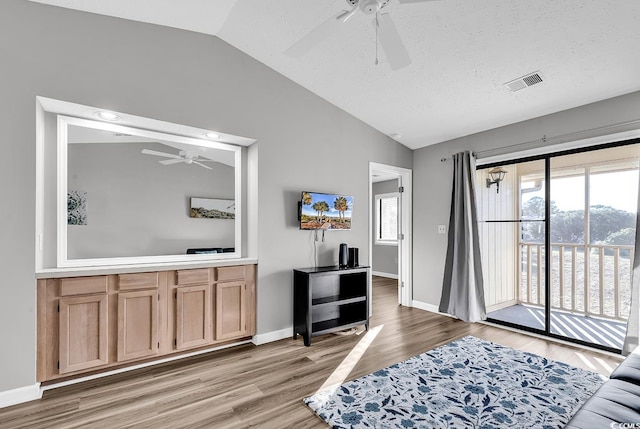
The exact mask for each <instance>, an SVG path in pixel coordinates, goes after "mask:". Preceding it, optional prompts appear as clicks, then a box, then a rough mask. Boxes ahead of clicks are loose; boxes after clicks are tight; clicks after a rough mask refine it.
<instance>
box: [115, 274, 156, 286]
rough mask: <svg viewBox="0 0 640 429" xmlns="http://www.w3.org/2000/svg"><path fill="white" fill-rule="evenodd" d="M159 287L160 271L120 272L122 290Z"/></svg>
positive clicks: (119, 280)
mask: <svg viewBox="0 0 640 429" xmlns="http://www.w3.org/2000/svg"><path fill="white" fill-rule="evenodd" d="M157 287H158V273H157V272H155V273H136V274H119V275H118V288H119V289H120V290H136V289H152V288H157Z"/></svg>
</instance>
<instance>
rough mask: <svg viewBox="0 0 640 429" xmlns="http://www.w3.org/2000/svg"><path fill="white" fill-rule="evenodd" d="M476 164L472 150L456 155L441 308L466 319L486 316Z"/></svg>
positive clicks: (473, 319)
mask: <svg viewBox="0 0 640 429" xmlns="http://www.w3.org/2000/svg"><path fill="white" fill-rule="evenodd" d="M475 177H476V165H475V159H474V158H473V155H472V154H471V153H470V152H461V153H457V154H455V155H453V192H452V195H451V214H450V215H449V243H448V246H447V257H446V263H445V268H444V281H443V283H442V297H441V298H440V308H439V310H440V312H442V313H448V314H450V315H452V316H455V317H457V318H459V319H462V320H464V321H465V322H477V321H479V320H484V319H485V318H486V308H485V304H484V287H483V281H482V263H481V261H480V242H479V240H478V222H477V214H476V195H475Z"/></svg>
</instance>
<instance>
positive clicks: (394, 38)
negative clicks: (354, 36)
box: [284, 0, 435, 70]
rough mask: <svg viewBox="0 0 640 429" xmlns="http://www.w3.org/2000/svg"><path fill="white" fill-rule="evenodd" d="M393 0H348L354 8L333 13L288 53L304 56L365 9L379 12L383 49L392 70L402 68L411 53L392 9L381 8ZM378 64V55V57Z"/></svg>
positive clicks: (377, 20) (419, 0)
mask: <svg viewBox="0 0 640 429" xmlns="http://www.w3.org/2000/svg"><path fill="white" fill-rule="evenodd" d="M389 1H391V0H346V2H347V4H348V5H349V6H350V7H351V9H350V10H343V11H341V12H340V13H339V14H337V15H335V16H332V17H331V18H329V19H327V20H326V21H325V22H323V23H322V24H320V25H319V26H317V27H316V28H315V29H313V30H311V32H310V33H308V34H307V35H306V36H304V37H303V38H302V39H300V40H298V41H297V42H296V43H294V44H293V45H291V47H289V49H287V50H286V51H285V52H284V53H285V54H286V55H288V56H290V57H293V58H300V57H302V56H303V55H304V54H306V53H307V52H309V51H310V50H311V49H312V48H313V47H314V46H316V45H317V44H318V43H320V42H321V41H322V40H323V39H325V38H327V37H328V36H329V35H330V34H331V33H332V32H333V31H334V30H336V29H337V27H338V26H340V25H341V24H344V23H346V22H347V21H348V20H349V18H351V17H352V16H353V15H355V14H356V13H358V11H360V12H362V13H363V14H365V15H375V19H374V20H373V25H374V26H375V28H376V35H377V39H378V40H380V44H381V45H382V50H383V51H384V53H385V55H386V57H387V61H389V65H390V66H391V69H392V70H398V69H401V68H402V67H406V66H408V65H409V64H411V57H409V53H408V52H407V49H406V48H405V46H404V43H403V42H402V39H401V38H400V34H399V33H398V30H397V28H396V26H395V24H394V23H393V21H392V20H391V15H390V14H389V13H385V12H380V11H381V10H382V9H383V8H384V7H385V6H386V5H387V4H388V3H389ZM427 1H435V0H398V3H401V4H403V3H422V2H427ZM376 64H378V59H377V58H376Z"/></svg>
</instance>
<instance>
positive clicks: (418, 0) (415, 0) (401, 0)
mask: <svg viewBox="0 0 640 429" xmlns="http://www.w3.org/2000/svg"><path fill="white" fill-rule="evenodd" d="M428 1H440V0H398V3H400V4H403V3H426V2H428Z"/></svg>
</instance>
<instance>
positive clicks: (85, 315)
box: [59, 293, 108, 374]
mask: <svg viewBox="0 0 640 429" xmlns="http://www.w3.org/2000/svg"><path fill="white" fill-rule="evenodd" d="M59 305H60V316H59V318H60V319H59V320H60V360H59V362H60V364H59V365H60V374H66V373H69V372H73V371H81V370H86V369H90V368H95V367H98V366H102V365H106V364H107V363H108V361H107V356H108V349H107V347H108V336H107V335H108V331H107V294H106V293H104V294H96V295H88V296H73V297H66V296H65V297H62V298H60V304H59Z"/></svg>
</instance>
